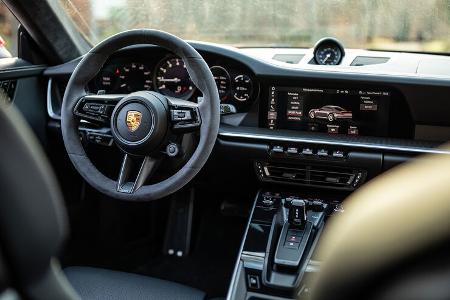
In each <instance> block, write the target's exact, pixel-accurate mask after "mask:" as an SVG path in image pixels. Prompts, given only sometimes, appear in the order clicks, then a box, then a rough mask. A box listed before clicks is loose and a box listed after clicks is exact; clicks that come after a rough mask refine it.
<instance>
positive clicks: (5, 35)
mask: <svg viewBox="0 0 450 300" xmlns="http://www.w3.org/2000/svg"><path fill="white" fill-rule="evenodd" d="M18 27H19V22H18V21H17V19H16V17H15V16H14V15H13V14H12V13H11V12H10V11H9V9H8V8H7V7H6V6H5V4H4V3H3V2H0V58H4V57H6V55H8V54H10V55H11V56H12V57H16V56H17V29H18ZM5 50H6V51H5Z"/></svg>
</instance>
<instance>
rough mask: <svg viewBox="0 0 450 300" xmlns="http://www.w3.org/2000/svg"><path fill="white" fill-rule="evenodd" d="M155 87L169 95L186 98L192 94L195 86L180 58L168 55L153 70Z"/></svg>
mask: <svg viewBox="0 0 450 300" xmlns="http://www.w3.org/2000/svg"><path fill="white" fill-rule="evenodd" d="M155 89H156V90H157V91H158V92H160V93H161V94H164V95H166V96H171V97H178V98H183V99H188V98H189V97H191V96H192V94H193V93H194V90H195V86H194V84H193V83H192V81H191V79H190V77H189V73H188V72H187V69H186V65H185V64H184V62H183V60H182V59H180V58H178V57H170V58H166V59H163V60H162V61H161V62H160V63H158V65H157V66H156V70H155Z"/></svg>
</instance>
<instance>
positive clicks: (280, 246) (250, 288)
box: [227, 191, 340, 299]
mask: <svg viewBox="0 0 450 300" xmlns="http://www.w3.org/2000/svg"><path fill="white" fill-rule="evenodd" d="M335 210H337V211H339V210H340V202H339V201H338V200H336V201H330V200H329V199H327V200H323V199H316V198H311V197H307V196H303V197H302V196H301V195H298V194H293V193H290V192H273V191H259V192H258V194H257V196H256V200H255V203H254V206H253V210H252V213H251V216H250V220H249V224H248V228H247V231H246V234H245V236H244V240H243V243H242V247H241V251H240V254H239V260H238V262H237V264H236V267H235V272H234V274H233V279H232V283H231V286H230V290H229V293H228V297H227V299H297V298H298V297H302V296H307V295H308V292H309V289H308V287H307V286H306V283H305V282H306V281H305V279H306V278H307V276H308V274H311V272H316V271H317V270H318V266H319V265H320V263H319V262H318V261H315V260H314V259H312V255H313V253H314V249H315V245H316V243H317V240H318V238H319V237H320V234H321V232H322V229H323V226H324V222H325V220H326V218H327V216H329V215H330V214H331V213H332V212H334V211H335Z"/></svg>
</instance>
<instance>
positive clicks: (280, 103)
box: [267, 86, 390, 136]
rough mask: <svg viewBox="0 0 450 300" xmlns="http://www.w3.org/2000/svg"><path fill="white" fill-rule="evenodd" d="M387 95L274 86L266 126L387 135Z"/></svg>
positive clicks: (271, 91)
mask: <svg viewBox="0 0 450 300" xmlns="http://www.w3.org/2000/svg"><path fill="white" fill-rule="evenodd" d="M389 99H390V92H388V91H380V90H351V89H326V88H307V87H277V86H271V87H270V89H269V103H268V112H267V126H268V128H269V129H294V130H303V131H311V132H324V133H329V134H348V135H365V136H387V135H388V120H389Z"/></svg>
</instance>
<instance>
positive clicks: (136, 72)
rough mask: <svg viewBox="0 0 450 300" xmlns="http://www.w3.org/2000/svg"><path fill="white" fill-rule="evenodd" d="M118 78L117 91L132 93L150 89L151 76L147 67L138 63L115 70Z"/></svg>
mask: <svg viewBox="0 0 450 300" xmlns="http://www.w3.org/2000/svg"><path fill="white" fill-rule="evenodd" d="M114 72H115V74H116V75H117V76H118V77H119V91H120V92H124V93H132V92H136V91H142V90H150V89H151V88H152V76H151V72H150V70H149V69H148V67H147V66H146V65H144V64H140V63H130V64H127V65H124V66H122V67H117V68H116V69H115V71H114Z"/></svg>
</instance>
